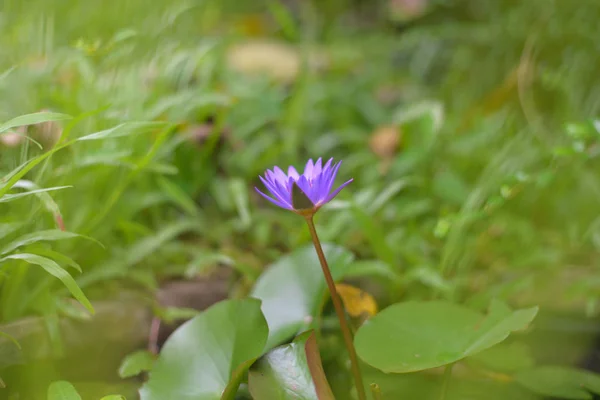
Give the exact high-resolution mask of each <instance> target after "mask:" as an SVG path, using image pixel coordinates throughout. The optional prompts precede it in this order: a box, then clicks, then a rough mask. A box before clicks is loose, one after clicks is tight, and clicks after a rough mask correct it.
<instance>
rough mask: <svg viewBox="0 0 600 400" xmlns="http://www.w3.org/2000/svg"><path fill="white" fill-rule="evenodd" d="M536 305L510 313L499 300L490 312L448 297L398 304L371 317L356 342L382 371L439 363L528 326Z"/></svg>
mask: <svg viewBox="0 0 600 400" xmlns="http://www.w3.org/2000/svg"><path fill="white" fill-rule="evenodd" d="M537 311H538V309H537V307H533V308H528V309H522V310H517V311H511V310H510V309H508V308H507V307H506V306H503V305H502V304H500V303H494V304H493V305H492V307H491V308H490V312H489V313H488V315H487V316H484V315H482V314H480V313H479V312H477V311H474V310H471V309H468V308H466V307H463V306H460V305H457V304H453V303H450V302H443V301H431V302H407V303H399V304H394V305H392V306H390V307H388V308H386V309H385V310H383V311H381V312H380V313H379V314H377V315H375V316H374V317H372V318H371V319H370V320H368V321H367V322H366V323H365V324H364V325H363V326H361V328H360V329H359V330H358V332H357V334H356V337H355V339H354V343H355V346H356V351H357V353H358V355H359V357H360V358H361V359H362V360H363V361H365V362H366V363H368V364H369V365H371V366H373V367H375V368H377V369H380V370H381V371H383V372H393V373H406V372H414V371H421V370H426V369H430V368H435V367H440V366H443V365H447V364H450V363H454V362H456V361H459V360H461V359H463V358H465V357H468V356H471V355H474V354H477V353H479V352H481V351H483V350H485V349H488V348H490V347H492V346H494V345H496V344H498V343H500V342H502V341H503V340H504V339H506V338H507V337H508V335H509V334H510V333H511V332H513V331H517V330H521V329H524V328H526V327H527V325H528V324H529V323H530V322H531V321H532V320H533V318H534V317H535V315H536V314H537Z"/></svg>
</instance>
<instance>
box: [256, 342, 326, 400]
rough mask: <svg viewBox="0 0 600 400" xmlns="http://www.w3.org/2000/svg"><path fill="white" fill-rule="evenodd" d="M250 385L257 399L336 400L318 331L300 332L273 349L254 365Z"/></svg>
mask: <svg viewBox="0 0 600 400" xmlns="http://www.w3.org/2000/svg"><path fill="white" fill-rule="evenodd" d="M248 386H249V389H250V393H251V394H252V397H253V398H254V399H256V400H261V399H264V400H267V399H273V400H332V399H333V398H334V397H333V393H332V392H331V388H330V387H329V384H328V383H327V378H326V376H325V372H324V371H323V366H322V365H321V357H320V356H319V348H318V346H317V341H316V338H315V334H314V332H312V331H308V332H305V333H304V334H302V335H300V336H297V337H296V338H295V339H294V341H293V342H292V343H290V344H287V345H284V346H280V347H277V348H275V349H273V350H271V351H269V352H268V353H267V354H266V355H265V356H264V357H263V358H261V359H260V360H259V361H258V362H257V363H256V364H255V365H254V366H253V367H252V368H251V369H250V373H249V375H248Z"/></svg>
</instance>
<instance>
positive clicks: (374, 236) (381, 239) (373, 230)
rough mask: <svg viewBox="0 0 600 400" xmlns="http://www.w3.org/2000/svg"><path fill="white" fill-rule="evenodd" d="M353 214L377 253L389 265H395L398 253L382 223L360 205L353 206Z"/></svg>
mask: <svg viewBox="0 0 600 400" xmlns="http://www.w3.org/2000/svg"><path fill="white" fill-rule="evenodd" d="M352 216H353V217H354V221H355V223H356V224H357V225H358V227H359V228H360V230H361V231H362V234H363V236H364V238H365V240H366V241H367V242H368V243H369V245H370V246H371V249H372V250H373V252H374V253H375V255H376V256H377V257H378V258H379V259H381V260H382V261H384V262H386V263H388V264H389V265H394V264H395V263H396V255H395V254H394V251H393V250H392V248H391V247H390V246H389V244H388V243H387V241H386V239H387V238H386V235H385V233H384V232H383V229H382V228H381V226H380V224H378V223H377V222H376V221H375V220H374V219H373V217H372V216H370V215H369V214H367V213H366V212H365V211H363V210H362V209H361V208H360V207H358V206H354V207H352Z"/></svg>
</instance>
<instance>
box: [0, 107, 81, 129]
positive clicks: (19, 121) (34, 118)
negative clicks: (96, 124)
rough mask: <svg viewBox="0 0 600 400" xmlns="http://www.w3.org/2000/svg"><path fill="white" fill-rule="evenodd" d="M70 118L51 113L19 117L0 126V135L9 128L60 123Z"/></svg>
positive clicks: (65, 115)
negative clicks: (53, 122) (50, 122)
mask: <svg viewBox="0 0 600 400" xmlns="http://www.w3.org/2000/svg"><path fill="white" fill-rule="evenodd" d="M71 118H73V117H71V116H70V115H67V114H59V113H53V112H38V113H33V114H25V115H20V116H18V117H16V118H13V119H11V120H10V121H8V122H5V123H3V124H2V125H0V133H2V132H5V131H7V130H9V129H10V128H15V127H17V126H24V125H33V124H39V123H42V122H48V121H61V120H65V119H71Z"/></svg>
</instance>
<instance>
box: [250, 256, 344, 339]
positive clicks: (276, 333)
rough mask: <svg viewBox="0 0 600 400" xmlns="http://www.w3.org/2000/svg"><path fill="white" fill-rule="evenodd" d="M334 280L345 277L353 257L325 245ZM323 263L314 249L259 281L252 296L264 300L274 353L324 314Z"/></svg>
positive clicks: (285, 259) (286, 258)
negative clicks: (279, 346)
mask: <svg viewBox="0 0 600 400" xmlns="http://www.w3.org/2000/svg"><path fill="white" fill-rule="evenodd" d="M323 251H324V252H325V257H326V258H327V261H328V263H329V268H330V269H331V274H332V275H333V279H334V280H336V281H338V280H340V279H342V278H343V277H344V276H345V272H346V269H347V268H348V266H349V265H350V263H351V262H352V260H353V258H354V257H353V255H352V253H350V252H349V251H348V250H345V249H344V248H342V247H338V246H332V245H324V246H323ZM326 288H327V286H326V284H325V278H324V277H323V272H322V270H321V265H320V263H319V259H318V257H317V254H316V252H315V249H314V248H313V247H312V245H309V246H305V247H303V248H300V249H298V250H296V251H294V252H293V253H291V254H289V255H287V256H284V257H282V258H281V259H279V261H277V262H276V263H274V264H272V265H271V266H270V267H269V268H268V269H267V270H266V271H265V272H264V273H263V274H262V275H261V276H260V278H259V279H258V280H257V282H256V285H255V286H254V289H253V290H252V292H251V294H250V296H251V297H255V298H258V299H261V300H262V311H263V314H264V315H265V318H266V319H267V323H268V325H269V340H268V341H267V346H266V348H267V349H270V348H272V347H274V346H276V345H278V344H280V343H282V342H283V341H285V340H286V339H288V338H291V337H293V336H294V335H296V334H297V333H298V332H301V331H304V330H306V328H307V327H309V326H310V325H311V324H312V322H313V320H314V319H315V318H316V317H317V316H318V315H319V314H320V312H321V308H322V307H323V304H324V301H325V298H326V295H327V292H326V290H327V289H326Z"/></svg>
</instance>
